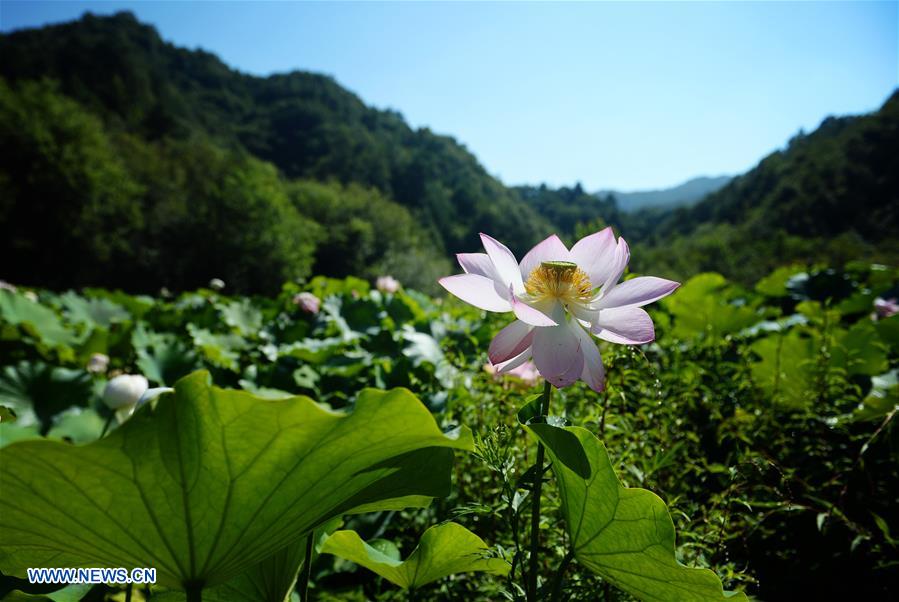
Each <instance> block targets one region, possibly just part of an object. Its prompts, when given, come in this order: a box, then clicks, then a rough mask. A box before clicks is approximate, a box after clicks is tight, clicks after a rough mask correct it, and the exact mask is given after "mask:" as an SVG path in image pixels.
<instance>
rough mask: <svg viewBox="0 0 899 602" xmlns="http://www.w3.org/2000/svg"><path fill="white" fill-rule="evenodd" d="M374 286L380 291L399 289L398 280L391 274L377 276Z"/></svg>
mask: <svg viewBox="0 0 899 602" xmlns="http://www.w3.org/2000/svg"><path fill="white" fill-rule="evenodd" d="M375 286H376V287H377V288H378V290H379V291H381V292H382V293H391V294H392V293H395V292H397V291H398V290H400V281H399V280H397V279H396V278H394V277H393V276H378V280H377V281H376V282H375Z"/></svg>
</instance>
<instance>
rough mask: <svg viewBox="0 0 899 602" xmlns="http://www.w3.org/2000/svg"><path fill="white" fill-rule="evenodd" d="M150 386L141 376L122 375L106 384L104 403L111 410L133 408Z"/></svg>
mask: <svg viewBox="0 0 899 602" xmlns="http://www.w3.org/2000/svg"><path fill="white" fill-rule="evenodd" d="M149 386H150V384H149V383H148V382H147V379H146V378H144V377H143V376H141V375H140V374H120V375H119V376H116V377H115V378H114V379H112V380H111V381H109V382H108V383H107V384H106V388H105V389H104V390H103V403H105V404H106V406H107V407H108V408H109V409H111V410H119V409H122V408H133V407H134V406H136V405H137V402H138V401H140V398H141V395H143V394H144V391H146V390H147V388H148V387H149Z"/></svg>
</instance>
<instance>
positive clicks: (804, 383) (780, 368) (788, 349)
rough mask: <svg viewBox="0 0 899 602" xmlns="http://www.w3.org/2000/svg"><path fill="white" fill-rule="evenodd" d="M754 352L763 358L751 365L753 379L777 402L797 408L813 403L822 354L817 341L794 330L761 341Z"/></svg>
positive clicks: (752, 347)
mask: <svg viewBox="0 0 899 602" xmlns="http://www.w3.org/2000/svg"><path fill="white" fill-rule="evenodd" d="M751 349H752V350H753V351H754V352H755V353H757V354H758V355H759V357H760V358H761V361H759V362H755V363H753V364H752V376H753V378H754V379H755V382H756V384H757V385H758V386H759V387H761V388H762V389H763V390H764V391H765V392H767V393H768V395H770V396H771V399H772V400H773V401H774V402H776V403H782V404H784V405H788V406H793V407H797V406H801V405H803V404H805V403H806V402H807V401H808V400H809V399H811V396H813V395H814V382H815V370H816V369H817V365H816V361H815V358H816V354H817V353H818V352H819V351H820V343H819V342H817V341H816V339H814V338H812V337H803V336H800V333H799V332H798V331H797V330H795V329H794V330H791V331H789V332H787V333H786V334H773V335H771V336H768V337H765V338H763V339H759V340H757V341H755V342H754V343H752V345H751Z"/></svg>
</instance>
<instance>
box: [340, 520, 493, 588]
mask: <svg viewBox="0 0 899 602" xmlns="http://www.w3.org/2000/svg"><path fill="white" fill-rule="evenodd" d="M488 549H489V548H488V547H487V544H485V543H484V541H483V540H482V539H481V538H480V537H478V536H477V535H475V534H474V533H472V532H471V531H469V530H468V529H466V528H465V527H463V526H462V525H459V524H456V523H445V524H443V525H437V526H434V527H431V528H430V529H428V530H427V531H425V532H424V534H423V535H422V536H421V540H420V541H419V542H418V546H417V547H416V548H415V550H413V551H412V553H411V554H410V555H409V558H407V559H406V560H404V561H400V560H397V559H395V558H393V557H391V556H390V555H387V554H385V553H384V552H382V551H381V550H379V549H378V548H375V547H373V546H371V545H369V544H367V543H365V542H364V541H362V538H361V537H359V534H358V533H356V532H355V531H337V532H336V533H334V534H333V535H331V537H329V538H328V539H326V540H325V543H324V544H323V545H322V552H323V553H325V554H333V555H335V556H339V557H340V558H344V559H346V560H350V561H352V562H355V563H356V564H358V565H361V566H364V567H365V568H367V569H368V570H370V571H372V572H374V573H377V574H378V575H380V576H381V577H383V578H384V579H387V580H388V581H390V582H391V583H394V584H396V585H398V586H400V587H401V588H403V589H418V588H419V587H421V586H423V585H427V584H428V583H431V582H432V581H437V580H438V579H441V578H443V577H446V576H447V575H453V574H455V573H472V572H486V573H492V574H494V575H505V574H506V573H508V572H509V569H510V566H509V563H508V562H506V561H505V560H503V559H501V558H488V557H486V551H487V550H488Z"/></svg>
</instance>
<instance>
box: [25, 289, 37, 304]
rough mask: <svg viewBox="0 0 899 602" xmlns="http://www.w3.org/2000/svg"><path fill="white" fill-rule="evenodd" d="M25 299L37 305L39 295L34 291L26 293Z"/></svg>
mask: <svg viewBox="0 0 899 602" xmlns="http://www.w3.org/2000/svg"><path fill="white" fill-rule="evenodd" d="M24 297H25V298H26V299H28V300H29V301H33V302H34V303H37V293H35V292H34V291H25V293H24Z"/></svg>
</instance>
